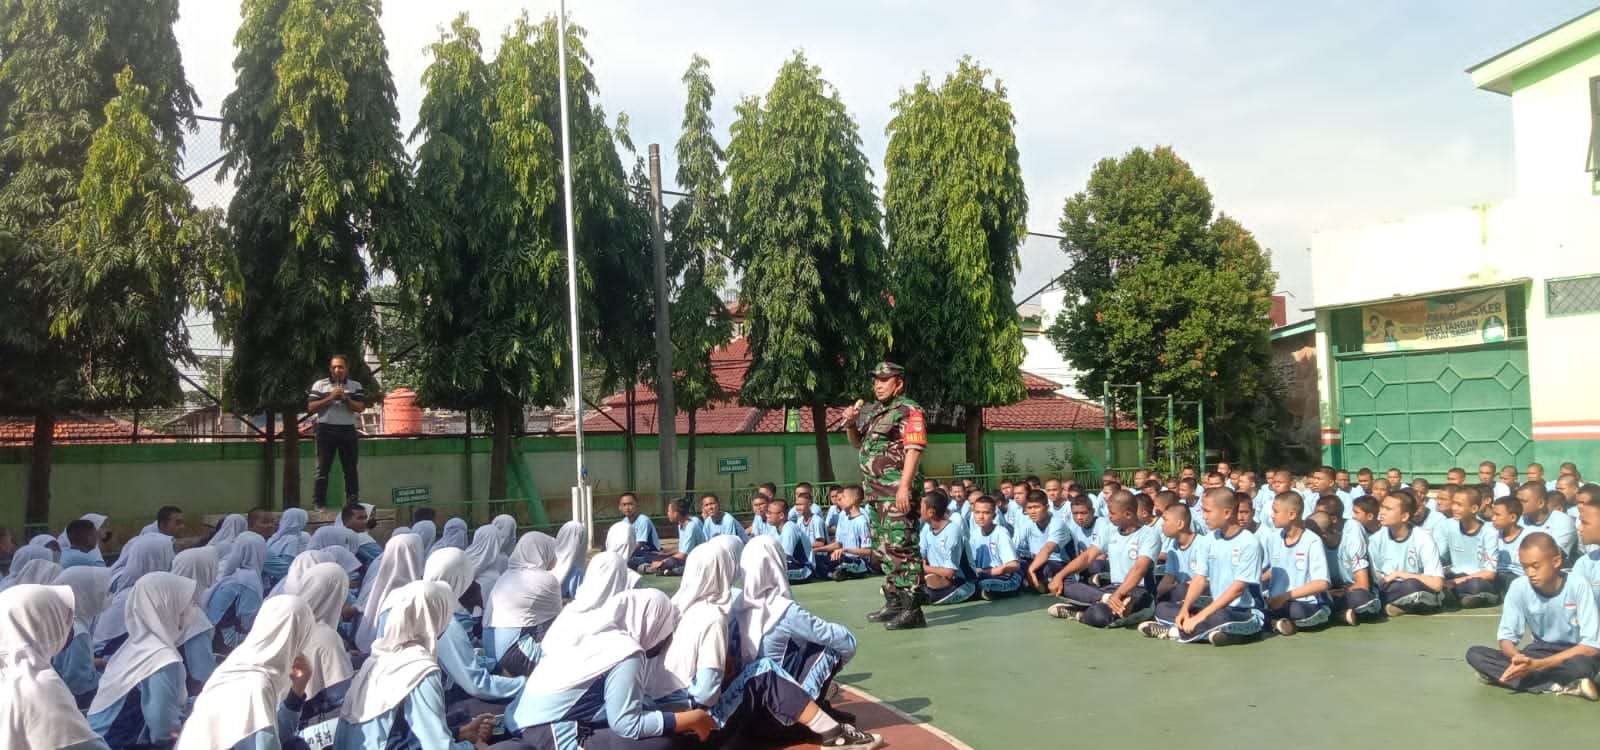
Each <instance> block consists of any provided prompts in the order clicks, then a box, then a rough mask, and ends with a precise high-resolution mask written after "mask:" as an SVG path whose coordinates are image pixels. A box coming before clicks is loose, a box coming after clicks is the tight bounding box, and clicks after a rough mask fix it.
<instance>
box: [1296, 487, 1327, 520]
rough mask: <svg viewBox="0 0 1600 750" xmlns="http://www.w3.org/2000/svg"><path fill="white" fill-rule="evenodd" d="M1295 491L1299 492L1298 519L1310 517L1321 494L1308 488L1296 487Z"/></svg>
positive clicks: (1315, 509) (1315, 510)
mask: <svg viewBox="0 0 1600 750" xmlns="http://www.w3.org/2000/svg"><path fill="white" fill-rule="evenodd" d="M1295 492H1298V493H1300V501H1301V502H1300V519H1301V520H1305V519H1307V518H1310V517H1311V514H1312V513H1315V512H1317V501H1318V500H1321V499H1322V495H1321V494H1319V493H1316V492H1313V491H1311V490H1309V489H1297V490H1295Z"/></svg>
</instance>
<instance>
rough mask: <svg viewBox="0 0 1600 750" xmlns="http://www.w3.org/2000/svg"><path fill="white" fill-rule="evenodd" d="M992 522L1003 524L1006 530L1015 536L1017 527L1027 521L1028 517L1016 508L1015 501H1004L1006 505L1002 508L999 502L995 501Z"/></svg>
mask: <svg viewBox="0 0 1600 750" xmlns="http://www.w3.org/2000/svg"><path fill="white" fill-rule="evenodd" d="M994 522H995V523H997V524H999V525H1001V526H1004V527H1005V529H1006V531H1008V532H1010V533H1011V535H1012V536H1013V537H1015V536H1016V534H1017V527H1019V526H1021V525H1022V524H1025V523H1027V522H1028V517H1027V515H1026V514H1024V513H1023V512H1022V510H1021V509H1019V508H1017V504H1016V503H1006V507H1005V508H1004V509H1002V508H1001V507H1000V504H999V503H995V506H994Z"/></svg>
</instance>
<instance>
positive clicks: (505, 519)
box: [489, 513, 517, 573]
mask: <svg viewBox="0 0 1600 750" xmlns="http://www.w3.org/2000/svg"><path fill="white" fill-rule="evenodd" d="M489 525H490V526H493V527H495V529H497V530H499V532H500V555H499V562H498V563H497V567H498V568H499V570H500V572H501V573H504V572H506V562H507V560H508V559H509V558H510V557H511V551H512V550H513V549H515V548H516V546H517V519H516V518H515V517H513V516H509V515H506V514H504V513H501V514H500V515H498V516H495V517H494V520H492V521H490V522H489Z"/></svg>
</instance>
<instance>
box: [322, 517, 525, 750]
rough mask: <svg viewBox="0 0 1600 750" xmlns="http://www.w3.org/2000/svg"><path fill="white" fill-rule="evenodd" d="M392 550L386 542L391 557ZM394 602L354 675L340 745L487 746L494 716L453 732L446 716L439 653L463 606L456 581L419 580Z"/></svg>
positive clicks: (359, 749)
mask: <svg viewBox="0 0 1600 750" xmlns="http://www.w3.org/2000/svg"><path fill="white" fill-rule="evenodd" d="M418 541H420V540H418ZM393 544H394V541H393V540H392V539H391V540H390V547H393ZM391 551H392V550H391V549H390V548H385V550H384V557H388V556H389V553H390V552H391ZM388 603H389V609H388V610H387V611H388V613H389V617H388V619H387V621H386V622H385V627H384V631H383V635H382V636H380V637H379V638H378V639H377V640H375V641H373V643H372V656H370V657H368V658H367V660H366V662H365V663H363V664H362V665H361V671H359V672H357V673H356V676H355V677H354V678H353V679H352V680H351V681H350V691H349V692H348V693H347V694H346V695H345V701H344V706H343V707H342V708H341V709H340V711H339V728H338V731H337V733H336V734H335V736H334V741H333V747H334V749H335V750H368V748H383V747H418V748H420V749H421V750H471V748H473V747H478V748H485V747H488V738H489V734H490V732H492V731H493V729H494V726H493V724H494V719H493V717H492V716H488V715H480V716H478V717H476V718H474V719H473V720H472V721H471V722H470V723H469V724H468V725H467V726H465V727H463V728H462V729H461V731H460V732H459V733H452V732H451V731H450V728H449V726H448V724H447V723H446V721H445V700H444V675H443V673H442V672H441V671H440V669H439V664H438V662H437V661H436V660H435V656H434V654H435V652H436V649H437V648H438V643H439V637H440V636H442V635H443V634H444V631H445V628H446V627H448V626H449V624H450V613H451V612H452V611H454V610H455V606H456V603H455V597H454V596H453V595H452V593H451V591H450V587H449V586H446V585H444V584H441V583H438V582H434V581H416V582H414V583H410V584H407V585H405V586H402V587H400V588H397V589H395V591H394V593H392V594H390V595H389V601H388ZM458 740H460V741H458ZM391 743H392V744H391ZM406 743H414V744H406Z"/></svg>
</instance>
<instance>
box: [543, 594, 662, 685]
mask: <svg viewBox="0 0 1600 750" xmlns="http://www.w3.org/2000/svg"><path fill="white" fill-rule="evenodd" d="M595 614H596V616H595V618H594V619H593V620H592V622H591V627H590V628H589V629H588V630H587V631H586V632H585V633H584V634H583V635H582V637H581V638H579V640H578V641H577V643H575V644H573V645H572V646H571V647H566V648H558V649H554V650H546V651H545V657H544V659H542V660H541V661H540V662H539V666H537V667H535V668H534V670H533V674H531V675H529V676H528V683H527V687H525V688H524V690H523V692H524V694H530V693H531V694H534V695H554V694H556V693H560V692H562V691H564V690H570V689H572V688H576V687H582V686H584V685H588V684H589V683H591V682H593V681H594V680H595V679H596V678H598V677H600V676H601V675H603V674H605V673H606V672H608V671H610V670H611V668H612V667H615V666H616V665H618V664H620V663H622V661H623V660H624V659H627V658H628V657H630V656H633V655H634V654H638V653H641V652H646V651H649V650H650V649H652V648H655V647H656V646H657V645H660V644H661V642H662V641H665V640H666V639H667V638H668V637H670V636H671V635H672V631H673V628H675V627H677V625H678V610H676V609H673V607H672V600H670V599H668V598H667V595H666V594H664V593H662V592H660V591H658V590H656V589H639V590H636V591H626V592H623V593H621V594H619V595H617V596H616V597H615V598H614V599H612V600H611V601H610V602H609V603H608V604H607V606H606V607H604V608H602V609H600V610H598V611H597V612H596V613H595ZM546 640H547V642H548V637H547V639H546Z"/></svg>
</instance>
